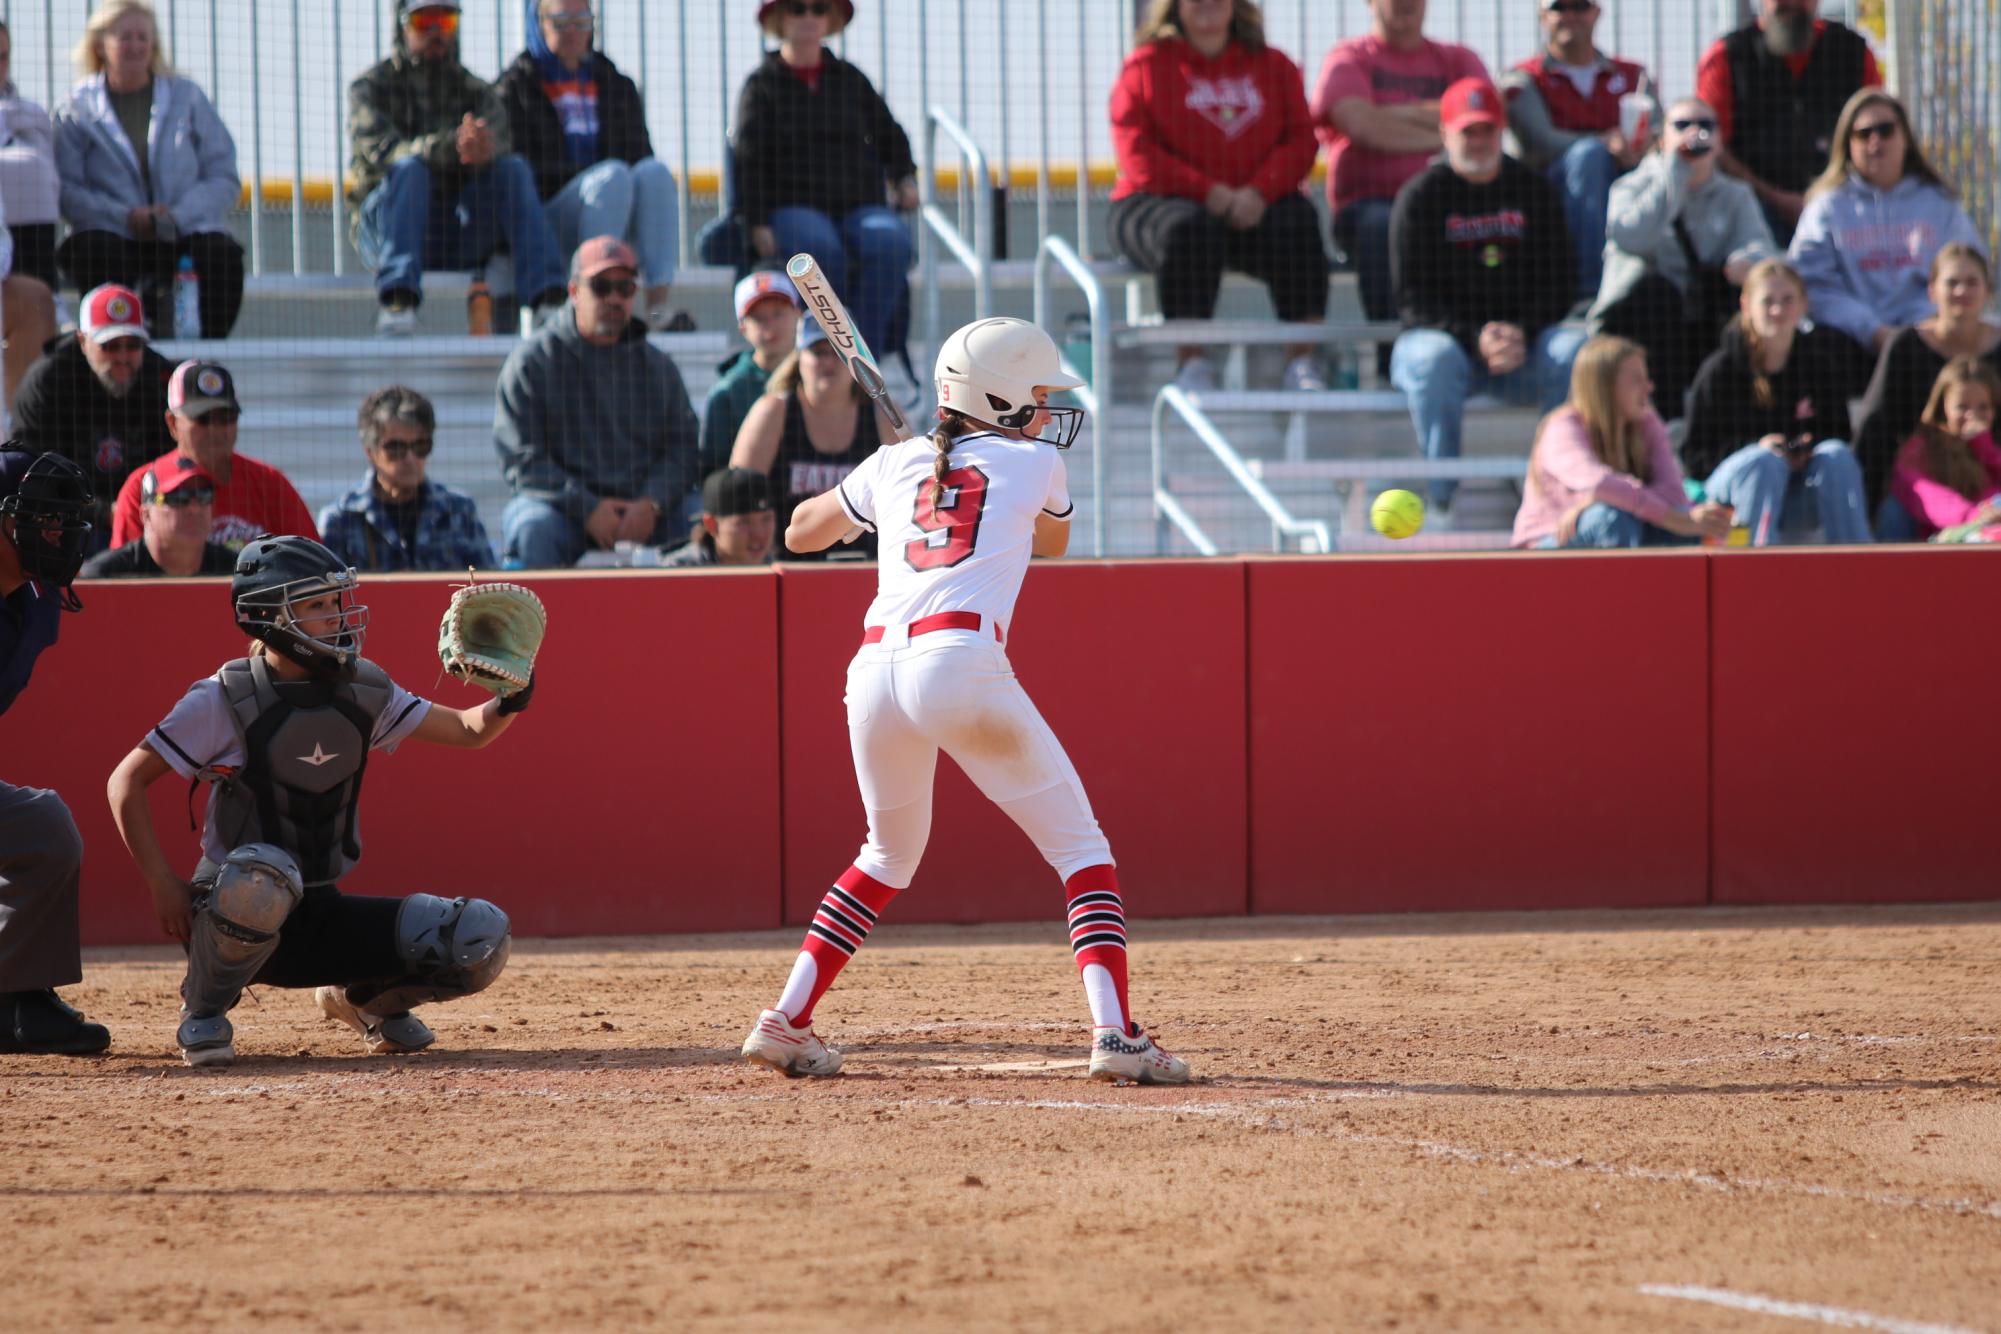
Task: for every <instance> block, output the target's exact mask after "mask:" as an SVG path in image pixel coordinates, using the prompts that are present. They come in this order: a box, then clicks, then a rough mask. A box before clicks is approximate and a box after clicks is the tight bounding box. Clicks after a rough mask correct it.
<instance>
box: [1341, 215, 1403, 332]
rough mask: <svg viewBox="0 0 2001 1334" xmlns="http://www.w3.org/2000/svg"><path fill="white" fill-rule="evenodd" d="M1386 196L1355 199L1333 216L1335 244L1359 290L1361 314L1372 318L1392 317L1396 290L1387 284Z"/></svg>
mask: <svg viewBox="0 0 2001 1334" xmlns="http://www.w3.org/2000/svg"><path fill="white" fill-rule="evenodd" d="M1394 207H1395V205H1394V202H1393V201H1391V200H1388V199H1358V200H1356V201H1355V202H1354V203H1352V204H1350V205H1348V207H1346V208H1344V209H1342V210H1341V211H1340V212H1339V213H1337V214H1335V215H1334V244H1336V245H1338V246H1340V247H1341V251H1342V253H1343V254H1345V255H1347V257H1348V263H1349V264H1350V265H1352V266H1353V267H1354V270H1355V284H1356V286H1358V287H1360V288H1361V289H1362V313H1363V314H1364V315H1367V316H1368V317H1369V318H1370V319H1372V320H1393V319H1395V318H1396V314H1397V300H1396V292H1395V291H1394V290H1393V289H1392V288H1391V286H1390V211H1391V209H1392V208H1394Z"/></svg>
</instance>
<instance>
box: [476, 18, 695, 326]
mask: <svg viewBox="0 0 2001 1334" xmlns="http://www.w3.org/2000/svg"><path fill="white" fill-rule="evenodd" d="M526 3H527V7H528V13H527V18H526V31H527V33H528V49H527V50H526V51H523V52H522V53H521V54H520V55H519V56H517V57H516V58H515V61H514V63H513V64H512V65H510V66H508V68H507V71H506V72H505V73H504V74H502V75H501V76H500V86H499V87H500V100H501V101H502V103H504V104H505V105H506V107H507V124H508V128H509V129H510V130H512V131H513V134H514V151H515V152H517V153H519V154H521V156H522V157H523V158H524V159H526V161H527V163H528V166H529V168H530V169H531V170H532V171H534V173H535V188H536V190H537V191H538V192H539V193H540V194H541V196H542V200H543V207H544V208H545V210H546V211H547V213H548V215H549V225H550V226H552V227H554V228H555V229H556V242H557V244H558V245H560V246H561V247H562V250H563V254H564V255H565V256H568V255H569V254H570V252H571V251H573V250H575V249H576V248H577V246H578V245H580V244H582V243H583V241H584V240H585V239H586V238H588V237H592V236H616V237H620V238H622V239H623V240H625V241H626V242H628V243H629V244H630V245H631V246H632V248H633V249H634V250H636V251H638V252H639V262H640V263H641V264H642V265H643V266H644V267H645V272H644V273H643V274H642V281H643V282H644V284H645V287H646V301H645V304H644V305H643V306H642V307H641V314H642V315H643V317H644V318H645V320H646V323H647V325H648V327H649V328H653V329H664V328H666V327H667V322H668V320H669V319H670V318H671V317H672V316H671V313H670V312H669V310H668V308H667V298H668V292H669V289H670V288H671V286H672V285H673V282H674V275H675V270H676V265H677V262H678V260H677V254H676V252H677V249H678V247H679V244H680V232H681V208H680V201H679V199H678V198H677V193H678V192H677V190H676V188H675V184H674V174H673V173H672V172H671V171H669V170H668V169H667V164H666V163H664V162H662V161H661V160H660V159H659V158H657V157H655V156H653V139H652V137H651V136H650V135H648V134H647V132H646V104H645V103H644V102H643V101H642V100H641V99H640V96H639V89H638V88H637V87H636V86H635V85H634V84H633V82H632V80H631V79H629V78H627V77H626V76H625V75H624V74H621V73H620V72H619V70H618V67H617V66H615V65H613V64H612V63H611V60H610V58H609V57H607V56H606V55H605V54H604V52H602V51H599V50H597V49H596V46H595V43H596V38H597V18H596V16H595V15H593V14H592V13H591V5H590V0H526Z"/></svg>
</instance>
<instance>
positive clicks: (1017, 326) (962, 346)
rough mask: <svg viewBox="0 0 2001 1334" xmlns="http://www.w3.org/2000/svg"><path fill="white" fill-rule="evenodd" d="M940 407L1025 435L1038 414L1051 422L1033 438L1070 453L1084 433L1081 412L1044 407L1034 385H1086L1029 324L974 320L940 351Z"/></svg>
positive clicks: (1000, 319) (1002, 319)
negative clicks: (1045, 415) (1069, 450)
mask: <svg viewBox="0 0 2001 1334" xmlns="http://www.w3.org/2000/svg"><path fill="white" fill-rule="evenodd" d="M934 378H935V379H936V380H937V383H938V405H939V406H940V407H942V408H949V409H950V410H952V411H954V412H957V413H958V414H960V415H961V416H963V417H970V418H972V419H973V420H974V421H978V422H986V423H988V424H989V425H993V426H1004V427H1006V428H1007V429H1008V430H1011V431H1022V432H1024V433H1025V432H1026V431H1027V429H1028V424H1029V423H1030V422H1032V421H1033V420H1035V414H1036V413H1038V412H1046V413H1048V414H1049V422H1048V424H1047V425H1045V426H1044V427H1043V428H1042V430H1043V432H1045V434H1038V435H1036V436H1034V437H1033V438H1034V439H1037V440H1043V441H1046V442H1047V443H1049V444H1052V445H1055V446H1056V447H1057V448H1058V449H1068V448H1069V447H1070V445H1071V442H1073V441H1074V440H1076V438H1077V432H1078V431H1080V430H1081V429H1083V425H1084V410H1083V409H1082V408H1046V407H1042V406H1041V405H1039V404H1037V403H1036V401H1035V390H1036V386H1038V385H1041V386H1045V387H1047V388H1050V389H1075V388H1076V387H1077V386H1079V385H1081V384H1083V383H1084V382H1083V381H1082V380H1080V379H1078V378H1077V377H1076V376H1074V375H1071V374H1069V373H1067V372H1066V371H1064V369H1063V358H1062V356H1061V355H1060V354H1059V353H1058V352H1057V351H1056V344H1055V343H1054V342H1053V341H1051V339H1050V337H1049V335H1048V334H1046V333H1044V332H1042V330H1040V329H1038V328H1036V327H1035V326H1034V325H1033V324H1030V323H1029V322H1028V321H1027V320H1017V319H1010V318H1008V317H1005V316H997V317H995V318H993V319H986V320H974V321H973V322H972V323H971V324H968V325H967V326H965V327H964V328H963V329H960V330H959V331H958V332H957V333H955V334H953V335H952V336H951V337H950V338H947V339H946V340H945V344H944V346H943V347H940V348H939V349H938V367H937V371H936V373H935V375H934Z"/></svg>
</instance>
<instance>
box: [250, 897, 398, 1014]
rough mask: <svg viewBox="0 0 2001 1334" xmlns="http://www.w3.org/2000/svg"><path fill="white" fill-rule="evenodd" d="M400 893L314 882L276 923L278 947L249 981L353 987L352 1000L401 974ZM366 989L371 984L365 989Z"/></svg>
mask: <svg viewBox="0 0 2001 1334" xmlns="http://www.w3.org/2000/svg"><path fill="white" fill-rule="evenodd" d="M402 906H403V900H401V899H381V898H370V897H366V896H364V895H360V894H343V893H341V892H340V891H339V890H337V889H335V888H334V887H333V886H331V885H315V886H314V887H312V888H311V889H308V890H307V891H306V897H305V898H304V900H303V901H301V902H300V904H299V906H298V907H296V908H294V909H292V915H291V916H290V917H287V918H286V919H285V925H284V926H282V927H280V928H279V929H278V950H277V952H276V953H275V954H273V955H272V956H271V957H270V958H269V959H267V960H265V963H264V966H263V967H262V968H260V969H258V970H257V976H255V977H253V978H252V979H250V984H251V985H252V986H266V987H334V986H345V987H353V988H354V989H355V991H354V995H353V996H351V997H350V999H353V1000H354V1001H355V1003H356V1004H357V1005H359V1004H363V1003H365V998H366V996H367V995H369V994H372V992H373V991H380V990H382V989H383V988H384V987H386V986H388V985H389V984H390V983H393V982H399V981H402V980H404V979H406V978H407V977H408V976H409V974H410V970H409V968H408V967H406V966H405V965H404V962H403V955H402V952H401V951H399V950H398V949H397V948H396V914H397V911H398V910H399V909H401V908H402ZM371 989H372V990H371Z"/></svg>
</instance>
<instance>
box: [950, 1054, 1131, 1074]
mask: <svg viewBox="0 0 2001 1334" xmlns="http://www.w3.org/2000/svg"><path fill="white" fill-rule="evenodd" d="M1090 1063H1091V1058H1090V1057H1088V1056H1087V1057H1085V1058H1084V1059H1083V1060H1080V1061H995V1062H993V1063H992V1064H990V1065H933V1066H928V1067H926V1068H927V1069H931V1070H939V1071H945V1072H950V1071H955V1070H977V1071H982V1072H984V1073H988V1074H996V1075H1014V1074H1023V1073H1027V1072H1031V1071H1037V1070H1081V1069H1083V1068H1084V1067H1085V1066H1087V1065H1089V1064H1090Z"/></svg>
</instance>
